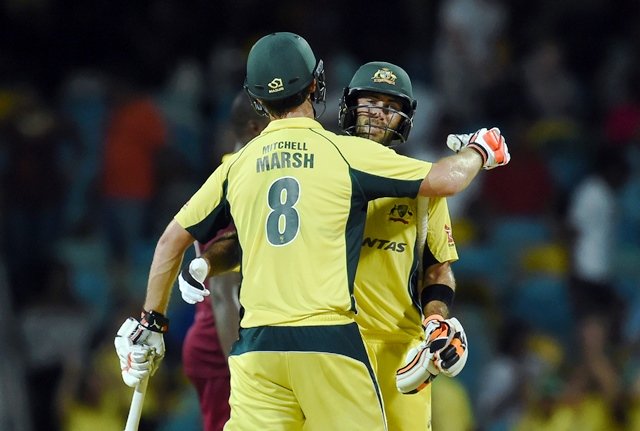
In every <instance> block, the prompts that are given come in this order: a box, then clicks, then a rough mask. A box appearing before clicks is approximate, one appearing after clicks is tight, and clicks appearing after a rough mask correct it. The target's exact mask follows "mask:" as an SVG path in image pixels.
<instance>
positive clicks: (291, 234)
mask: <svg viewBox="0 0 640 431" xmlns="http://www.w3.org/2000/svg"><path fill="white" fill-rule="evenodd" d="M299 199H300V183H298V180H296V179H295V178H293V177H283V178H279V179H277V180H276V181H275V182H274V183H273V184H271V187H269V195H268V196H267V204H268V205H269V208H271V212H269V215H268V216H267V224H266V231H267V240H268V241H269V243H270V244H271V245H274V246H283V245H287V244H288V243H290V242H291V241H293V240H294V239H295V237H296V236H297V235H298V231H299V230H300V215H299V214H298V211H297V210H296V208H295V205H296V203H298V200H299Z"/></svg>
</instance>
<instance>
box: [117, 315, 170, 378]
mask: <svg viewBox="0 0 640 431" xmlns="http://www.w3.org/2000/svg"><path fill="white" fill-rule="evenodd" d="M168 323H169V320H168V319H167V318H166V317H164V316H162V315H161V314H160V313H155V312H153V313H146V312H145V313H143V317H142V318H141V319H140V321H138V320H136V319H134V318H133V317H129V318H128V319H127V320H125V321H124V323H123V324H122V326H120V329H118V333H117V334H116V337H115V339H114V345H115V348H116V353H117V354H118V358H119V359H120V369H121V371H122V380H123V381H124V383H125V384H126V385H127V386H131V387H135V386H137V385H138V383H140V381H142V380H143V379H144V378H146V377H147V376H152V375H153V374H155V372H156V370H157V369H158V367H159V365H160V362H161V361H162V358H164V353H165V349H164V337H163V335H162V334H163V332H166V331H167V329H168Z"/></svg>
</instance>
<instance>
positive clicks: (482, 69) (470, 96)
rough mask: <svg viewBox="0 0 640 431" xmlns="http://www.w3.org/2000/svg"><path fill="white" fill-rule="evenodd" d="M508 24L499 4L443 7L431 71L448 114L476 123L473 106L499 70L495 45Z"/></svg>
mask: <svg viewBox="0 0 640 431" xmlns="http://www.w3.org/2000/svg"><path fill="white" fill-rule="evenodd" d="M507 20H508V15H507V13H506V10H505V6H504V5H503V4H502V2H500V1H499V0H450V1H447V2H444V3H443V4H442V7H441V10H440V14H439V23H438V24H439V30H438V36H437V38H436V42H435V49H434V51H435V52H434V63H433V68H434V80H435V84H436V86H437V88H438V90H439V92H440V94H441V95H442V98H443V104H444V109H445V110H446V111H447V112H449V113H451V114H453V115H455V116H456V117H458V118H461V119H464V120H467V121H477V117H478V115H480V114H481V113H480V112H478V108H479V104H478V103H475V102H476V101H477V98H478V96H479V95H480V94H481V93H482V92H483V90H484V88H486V87H487V86H490V85H491V83H492V82H493V80H494V79H495V75H496V73H497V71H498V70H499V69H500V67H501V64H500V57H499V55H498V54H499V49H498V44H499V42H500V40H501V38H502V37H503V36H504V31H505V28H506V25H507ZM480 23H481V24H480Z"/></svg>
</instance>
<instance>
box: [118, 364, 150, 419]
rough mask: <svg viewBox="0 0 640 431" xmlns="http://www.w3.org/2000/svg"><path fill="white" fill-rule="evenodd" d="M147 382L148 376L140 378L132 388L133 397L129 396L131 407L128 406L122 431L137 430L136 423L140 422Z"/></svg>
mask: <svg viewBox="0 0 640 431" xmlns="http://www.w3.org/2000/svg"><path fill="white" fill-rule="evenodd" d="M148 383H149V377H146V378H145V379H143V380H141V381H140V383H138V385H137V386H136V387H135V389H134V390H133V397H132V398H131V407H129V416H128V417H127V424H126V425H125V428H124V431H138V425H139V424H140V417H141V416H142V405H143V403H144V395H145V393H146V392H147V384H148Z"/></svg>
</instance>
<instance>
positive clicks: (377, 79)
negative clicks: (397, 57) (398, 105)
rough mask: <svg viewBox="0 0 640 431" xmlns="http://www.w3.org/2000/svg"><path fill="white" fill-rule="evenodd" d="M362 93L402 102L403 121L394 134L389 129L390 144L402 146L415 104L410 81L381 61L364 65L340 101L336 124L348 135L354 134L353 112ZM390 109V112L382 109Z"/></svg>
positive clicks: (354, 115) (397, 67) (396, 69)
mask: <svg viewBox="0 0 640 431" xmlns="http://www.w3.org/2000/svg"><path fill="white" fill-rule="evenodd" d="M361 92H369V93H378V94H386V95H389V96H393V97H397V98H398V99H399V100H400V101H401V102H402V112H398V111H395V110H392V111H395V112H397V113H398V114H399V115H400V116H402V121H401V122H400V125H399V126H398V127H397V129H396V130H391V129H389V132H390V136H391V141H400V143H402V142H405V141H406V140H407V138H408V137H409V132H410V131H411V127H412V126H413V115H414V113H415V109H416V106H417V104H418V103H417V101H416V100H414V98H413V89H412V87H411V79H410V78H409V75H408V74H407V72H405V71H404V69H402V68H401V67H400V66H396V65H395V64H391V63H387V62H384V61H373V62H370V63H366V64H364V65H362V66H360V68H359V69H358V70H357V71H356V73H355V74H354V75H353V78H351V82H350V83H349V86H348V87H346V88H345V89H344V92H343V94H342V98H341V99H340V111H339V117H338V123H339V125H340V128H341V129H342V130H344V131H345V132H347V133H348V134H355V131H356V117H357V116H356V110H357V108H358V106H357V98H358V94H359V93H361ZM385 109H391V108H385Z"/></svg>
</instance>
